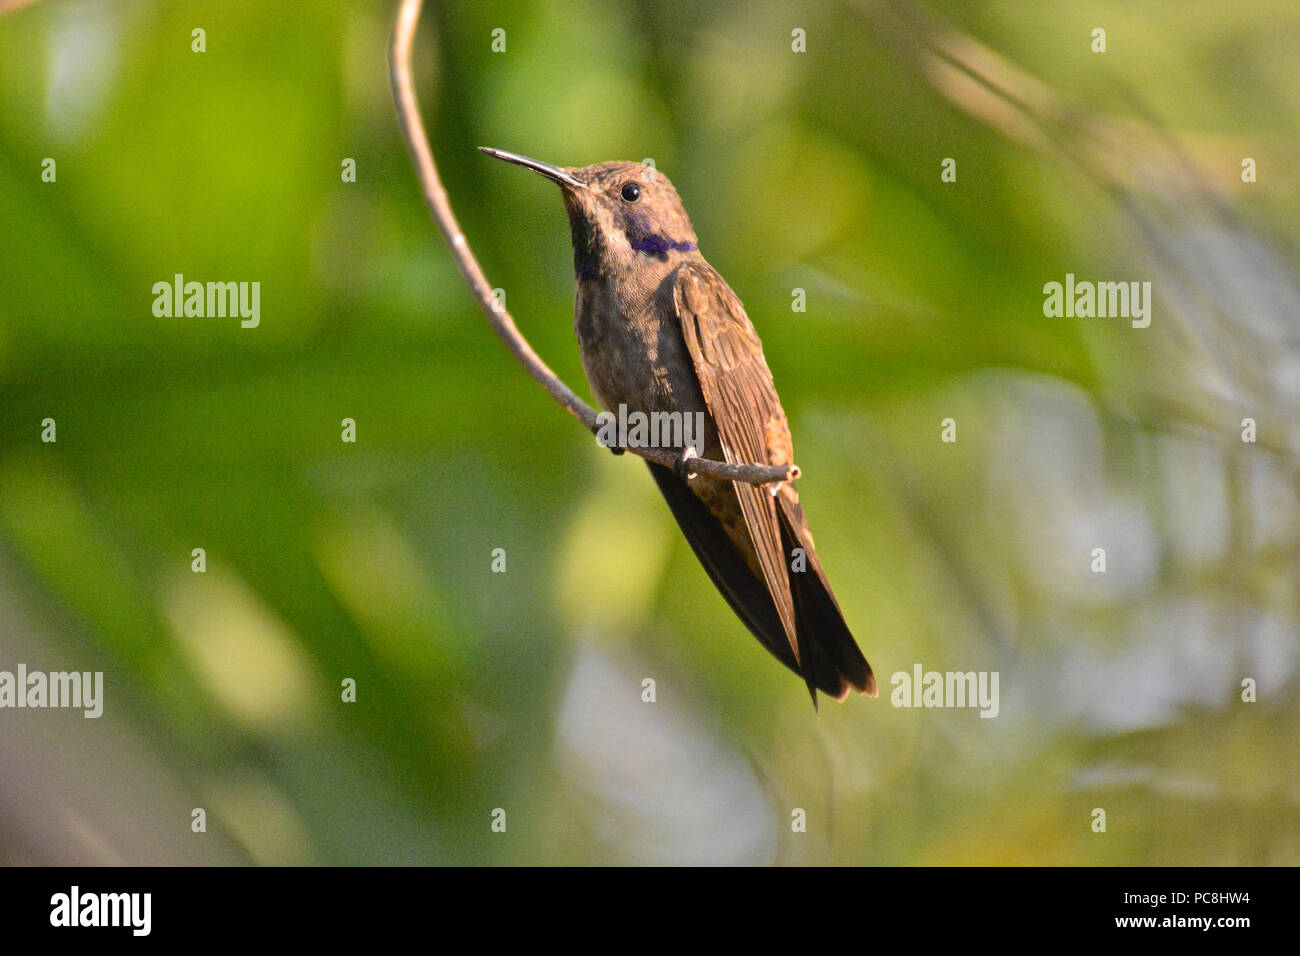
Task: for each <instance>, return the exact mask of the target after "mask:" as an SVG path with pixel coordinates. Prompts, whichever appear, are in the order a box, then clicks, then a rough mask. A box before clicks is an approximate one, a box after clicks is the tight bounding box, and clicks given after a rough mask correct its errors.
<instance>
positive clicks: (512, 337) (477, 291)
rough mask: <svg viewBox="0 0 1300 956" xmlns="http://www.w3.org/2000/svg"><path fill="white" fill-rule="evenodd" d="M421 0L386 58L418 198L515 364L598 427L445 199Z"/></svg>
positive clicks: (657, 456)
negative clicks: (519, 322)
mask: <svg viewBox="0 0 1300 956" xmlns="http://www.w3.org/2000/svg"><path fill="white" fill-rule="evenodd" d="M421 5H422V0H402V5H401V7H400V8H399V9H398V12H397V22H396V24H395V26H394V27H393V44H392V49H391V51H390V58H389V72H390V75H391V78H392V83H393V97H394V99H395V101H396V104H397V118H398V120H399V121H400V122H401V125H402V135H403V136H404V137H405V138H406V144H407V146H409V147H410V150H411V157H412V159H413V160H414V161H415V169H416V172H417V173H418V174H419V177H420V186H421V187H422V188H423V190H424V201H425V204H426V205H427V206H428V207H429V214H430V215H431V216H432V217H433V221H434V222H436V223H437V224H438V229H439V230H440V231H441V232H442V236H443V238H444V239H446V240H447V245H448V246H450V247H451V254H452V256H453V257H454V258H455V260H456V265H457V266H458V267H459V268H460V274H461V276H463V277H464V279H465V283H466V284H467V285H468V286H469V289H470V292H472V293H473V294H474V299H475V300H476V301H477V302H478V304H479V307H480V308H481V309H482V310H483V313H484V314H485V315H486V316H487V318H488V322H490V323H491V324H492V329H493V331H495V332H496V334H497V336H498V337H499V338H500V339H501V341H503V342H505V344H506V348H508V349H510V352H511V354H512V355H514V357H515V358H516V359H518V360H519V363H520V364H521V365H523V367H524V368H525V369H527V370H528V374H529V375H531V376H532V377H533V378H534V379H536V380H537V383H538V384H539V385H541V386H542V388H544V389H546V391H547V392H549V393H550V396H551V397H552V398H553V399H555V400H556V401H557V402H559V403H560V405H562V406H563V407H564V408H566V409H567V410H568V411H569V414H571V415H572V416H573V417H574V418H576V419H577V420H578V421H580V422H582V424H583V425H584V426H586V428H587V430H588V431H590V432H592V433H593V434H595V433H596V432H597V430H598V423H597V420H596V413H595V412H594V411H593V410H592V409H591V408H590V407H589V406H588V405H587V404H586V403H585V402H584V401H583V400H582V399H580V398H579V397H578V396H577V395H576V394H574V392H573V390H572V389H570V388H569V387H568V386H567V385H565V384H564V383H563V382H562V381H560V379H559V377H558V376H557V375H556V374H555V373H554V372H552V371H551V370H550V368H549V367H548V366H547V364H546V363H545V362H543V361H542V358H541V356H539V355H538V354H537V353H536V352H534V351H533V347H532V346H531V345H529V344H528V341H527V340H526V339H525V338H524V337H523V334H522V333H520V331H519V329H518V328H517V327H516V326H515V320H514V319H513V318H511V317H510V313H509V312H507V311H506V310H505V309H504V308H503V307H502V306H501V305H500V303H499V302H498V301H497V299H496V296H494V295H493V294H492V286H491V285H490V284H489V283H488V281H487V278H486V277H485V276H484V275H483V269H482V267H481V266H479V263H478V259H476V258H475V256H474V253H473V251H472V250H471V249H470V247H469V242H468V241H467V240H466V239H465V233H464V232H462V231H461V228H460V224H459V223H458V222H457V221H456V216H455V214H454V213H453V212H452V211H451V203H450V202H449V201H448V199H447V190H446V189H444V188H443V185H442V178H441V177H440V176H439V175H438V167H437V165H436V164H435V163H434V161H433V151H432V150H431V149H430V148H429V139H428V136H427V135H426V134H425V131H424V123H423V122H422V121H421V120H420V107H419V103H417V102H416V98H415V86H414V84H413V83H412V81H411V45H412V42H413V41H414V38H415V28H416V25H417V24H418V23H419V19H420V7H421ZM627 450H628V451H630V452H633V453H634V454H636V455H639V456H641V457H642V458H644V459H646V460H647V461H652V462H654V463H655V464H657V465H664V466H665V467H668V468H674V467H677V466H678V465H680V464H681V463H682V462H683V460H684V459H683V458H682V457H681V456H679V455H677V454H676V453H674V452H673V451H671V450H669V449H667V448H633V447H628V449H627ZM686 467H687V468H689V471H690V473H692V474H697V475H712V476H714V477H717V478H726V479H730V480H731V481H741V482H745V483H747V484H751V485H765V484H769V483H771V482H780V481H794V480H795V479H796V478H798V477H799V468H798V466H796V465H752V464H732V463H730V462H725V461H713V460H711V459H707V458H690V463H689V465H687V466H686Z"/></svg>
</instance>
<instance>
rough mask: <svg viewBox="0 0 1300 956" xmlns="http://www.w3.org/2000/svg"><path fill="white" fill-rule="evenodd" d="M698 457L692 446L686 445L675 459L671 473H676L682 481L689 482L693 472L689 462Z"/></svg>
mask: <svg viewBox="0 0 1300 956" xmlns="http://www.w3.org/2000/svg"><path fill="white" fill-rule="evenodd" d="M699 457H700V456H699V454H697V453H696V451H695V447H694V446H693V445H687V446H686V447H685V448H683V449H682V453H681V456H680V457H679V458H678V459H677V464H675V465H674V466H673V471H675V472H676V473H677V477H678V478H680V479H682V480H683V481H690V480H691V479H692V478H694V477H695V472H694V471H692V470H691V466H690V460H691V459H692V458H699Z"/></svg>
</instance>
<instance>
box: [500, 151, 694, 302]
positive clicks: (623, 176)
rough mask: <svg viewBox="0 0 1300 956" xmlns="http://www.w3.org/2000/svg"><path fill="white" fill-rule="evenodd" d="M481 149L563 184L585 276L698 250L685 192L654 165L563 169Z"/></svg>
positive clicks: (576, 257) (577, 255) (580, 273)
mask: <svg viewBox="0 0 1300 956" xmlns="http://www.w3.org/2000/svg"><path fill="white" fill-rule="evenodd" d="M479 148H480V149H482V150H483V152H485V153H487V154H488V155H489V156H495V157H496V158H497V159H503V160H505V161H506V162H508V163H515V164H516V165H519V166H523V167H525V168H527V169H531V170H533V172H536V173H539V174H541V175H542V176H545V177H546V178H547V179H550V180H552V181H554V182H556V183H558V184H559V186H560V189H561V191H562V192H563V193H564V205H565V208H566V209H568V211H569V225H570V226H571V228H572V230H573V259H574V268H575V271H576V272H577V274H578V277H579V278H580V279H589V278H595V277H596V276H598V275H601V274H606V273H608V272H609V271H612V270H617V269H620V268H623V269H627V268H636V267H637V265H638V264H643V263H652V262H653V263H662V264H668V263H671V262H672V261H673V260H674V259H676V258H678V257H680V256H683V255H689V254H691V253H694V252H696V251H697V249H698V243H697V240H696V238H695V230H694V229H693V228H692V227H691V220H690V218H689V217H688V216H687V215H686V210H685V209H684V208H683V207H682V200H681V197H680V196H678V195H677V190H676V189H674V188H673V184H672V183H670V182H669V181H668V177H666V176H664V175H663V174H662V173H660V172H659V171H658V170H656V169H655V168H654V167H653V166H650V165H648V164H645V163H597V164H596V165H594V166H583V167H581V168H563V167H560V166H552V165H550V164H549V163H542V162H538V161H537V160H535V159H529V158H528V157H526V156H518V155H516V154H514V153H507V152H504V151H502V150H498V149H489V148H488V147H486V146H481V147H479Z"/></svg>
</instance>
